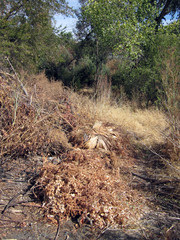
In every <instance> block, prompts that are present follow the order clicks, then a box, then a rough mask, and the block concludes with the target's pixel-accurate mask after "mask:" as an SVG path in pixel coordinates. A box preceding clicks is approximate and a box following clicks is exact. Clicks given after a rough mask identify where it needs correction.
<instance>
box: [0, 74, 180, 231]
mask: <svg viewBox="0 0 180 240" xmlns="http://www.w3.org/2000/svg"><path fill="white" fill-rule="evenodd" d="M21 79H22V80H23V79H24V80H23V84H24V88H25V89H26V91H27V93H28V94H25V92H24V91H23V89H22V88H21V86H20V85H19V84H18V83H17V81H16V76H14V75H10V74H7V73H3V72H1V73H0V157H1V159H6V156H11V157H19V156H23V157H25V156H27V155H37V154H39V155H43V156H45V158H44V164H43V167H42V169H41V170H40V173H39V176H38V178H37V179H36V185H35V186H36V187H35V193H34V194H35V196H36V198H37V199H39V200H41V201H42V202H43V206H44V207H43V213H44V215H45V216H46V217H47V218H48V219H50V220H51V221H55V220H54V219H55V218H54V216H57V215H58V216H59V218H60V219H62V220H65V219H67V218H77V219H78V221H79V224H82V223H85V222H89V223H90V224H93V225H95V226H97V227H99V228H101V229H102V228H104V227H107V226H109V225H111V226H115V227H117V226H122V225H123V226H125V225H128V224H131V225H133V224H134V223H133V222H135V221H138V219H140V218H141V217H142V211H143V209H144V208H145V206H146V204H145V202H146V201H145V199H144V197H143V196H142V195H141V194H140V193H138V192H137V191H136V190H132V189H131V188H130V186H129V183H130V179H131V171H132V169H133V166H134V163H135V161H136V159H135V157H134V156H135V154H134V146H133V145H132V144H131V143H132V142H131V141H132V139H133V143H136V144H137V143H138V144H141V145H144V146H147V147H149V148H152V147H153V146H155V145H157V144H159V145H163V146H165V145H166V146H168V149H169V150H168V151H170V149H171V152H169V158H171V157H172V149H173V148H175V149H176V150H175V151H174V153H176V156H177V154H179V152H177V150H178V148H177V146H176V144H174V143H176V142H177V143H178V141H179V140H177V139H178V137H179V136H177V137H176V135H175V134H174V135H173V139H172V135H171V134H169V133H170V131H171V128H170V125H169V122H168V121H167V118H166V116H165V114H164V113H162V112H161V111H159V110H154V109H151V110H136V111H134V110H132V108H131V106H127V105H124V106H123V107H121V108H119V107H118V106H117V105H116V104H110V103H106V102H105V101H99V102H97V101H93V100H91V99H89V98H87V97H85V96H81V95H77V93H75V92H73V91H72V90H70V89H67V88H65V87H64V86H63V85H62V84H61V83H59V82H54V81H52V82H49V81H48V80H47V79H46V78H45V76H44V75H43V74H39V75H38V76H26V75H24V76H21ZM108 102H109V101H108ZM97 121H99V123H98V124H97ZM95 125H96V127H95ZM97 126H99V127H97ZM175 131H176V134H177V133H178V132H177V130H175ZM178 134H179V133H178ZM129 136H130V137H131V140H129ZM167 136H168V138H167ZM167 139H172V141H168V140H167ZM94 142H95V144H94ZM170 142H172V143H173V146H171V145H170ZM90 146H91V147H90ZM88 148H90V149H88ZM168 151H166V153H167V152H168ZM50 155H55V156H59V157H60V159H61V161H60V163H59V164H58V165H54V164H52V163H50V162H49V161H48V156H50ZM62 155H63V158H61V156H62ZM173 159H175V158H173ZM4 161H5V160H4ZM177 161H179V160H178V159H177ZM124 175H126V179H125V178H124ZM127 177H128V178H129V181H127Z"/></svg>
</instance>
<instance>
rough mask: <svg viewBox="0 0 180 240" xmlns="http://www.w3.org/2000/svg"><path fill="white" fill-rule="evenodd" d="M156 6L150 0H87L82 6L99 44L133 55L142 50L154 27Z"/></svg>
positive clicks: (156, 12)
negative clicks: (84, 5)
mask: <svg viewBox="0 0 180 240" xmlns="http://www.w3.org/2000/svg"><path fill="white" fill-rule="evenodd" d="M158 10H159V9H157V7H156V6H153V5H152V4H151V3H150V2H149V0H132V1H125V0H121V1H119V0H111V1H110V0H89V1H88V3H87V5H86V7H85V11H86V15H87V18H88V19H89V21H90V23H91V26H92V29H93V31H94V32H95V33H96V34H97V36H98V39H99V42H100V44H102V45H104V46H105V47H110V48H112V49H113V51H114V52H115V53H118V54H122V55H125V54H126V55H127V56H128V55H130V56H131V57H133V58H138V57H139V56H140V55H141V54H142V49H141V46H142V45H143V44H145V41H146V38H147V37H148V36H149V35H151V34H152V33H153V32H154V31H155V25H156V21H155V19H156V17H157V16H158Z"/></svg>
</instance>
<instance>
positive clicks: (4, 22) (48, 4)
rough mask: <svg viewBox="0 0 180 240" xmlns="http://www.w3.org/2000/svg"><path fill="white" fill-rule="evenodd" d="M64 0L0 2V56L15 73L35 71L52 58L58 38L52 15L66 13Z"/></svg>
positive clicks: (67, 10) (9, 0) (66, 8)
mask: <svg viewBox="0 0 180 240" xmlns="http://www.w3.org/2000/svg"><path fill="white" fill-rule="evenodd" d="M69 10H70V9H69V8H68V6H67V3H66V1H64V0H58V1H57V0H50V1H42V0H38V1H33V0H30V1H29V0H15V1H12V0H7V1H1V2H0V52H1V54H2V56H4V57H5V56H8V57H9V59H11V61H12V63H13V65H14V66H15V68H16V69H17V70H19V69H21V68H24V69H26V70H30V69H31V71H36V70H37V69H38V68H39V65H42V61H44V60H43V59H44V58H49V60H50V59H51V58H52V60H53V58H54V56H55V55H54V53H55V52H56V50H57V47H56V44H57V37H56V34H55V32H54V29H53V27H52V17H53V14H55V13H64V14H67V13H69Z"/></svg>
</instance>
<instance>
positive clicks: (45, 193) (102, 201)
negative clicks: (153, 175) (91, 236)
mask: <svg viewBox="0 0 180 240" xmlns="http://www.w3.org/2000/svg"><path fill="white" fill-rule="evenodd" d="M109 161H110V158H109V157H105V156H102V154H101V153H100V152H97V151H92V150H80V149H77V150H74V151H71V152H69V153H68V154H67V160H65V161H62V162H61V163H60V164H59V165H56V166H55V165H53V164H50V163H47V162H45V163H44V166H43V168H42V171H41V173H40V176H39V178H38V180H37V182H36V185H37V189H36V192H37V195H38V197H39V198H41V199H42V198H43V203H44V207H45V215H46V217H47V218H48V219H50V220H52V221H55V220H54V216H56V215H58V216H59V218H60V219H61V220H66V219H67V218H77V219H78V220H79V223H80V224H82V223H84V222H89V223H92V224H93V225H94V226H96V227H99V228H103V227H105V226H109V225H111V226H112V227H113V226H114V227H115V226H116V227H117V226H120V225H125V224H127V223H129V221H134V220H135V219H136V220H137V219H139V218H140V216H141V208H142V205H143V199H142V198H141V196H139V195H138V194H137V192H136V191H135V190H132V189H130V187H128V185H127V183H126V182H125V181H124V180H123V179H122V178H121V176H120V175H119V173H118V170H114V169H112V168H111V167H110V163H109Z"/></svg>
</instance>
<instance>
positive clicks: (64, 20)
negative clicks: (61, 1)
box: [54, 0, 171, 32]
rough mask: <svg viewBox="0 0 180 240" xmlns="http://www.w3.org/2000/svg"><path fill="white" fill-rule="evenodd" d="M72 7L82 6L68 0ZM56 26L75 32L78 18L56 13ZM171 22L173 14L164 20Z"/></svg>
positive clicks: (77, 2)
mask: <svg viewBox="0 0 180 240" xmlns="http://www.w3.org/2000/svg"><path fill="white" fill-rule="evenodd" d="M67 2H68V3H69V6H70V7H73V8H74V9H78V8H79V7H80V4H79V1H78V0H68V1H67ZM54 18H55V26H56V27H59V26H60V25H61V26H62V28H64V27H66V31H67V32H73V28H75V26H76V22H77V18H75V17H66V16H63V15H60V14H59V15H55V16H54ZM170 22H171V16H166V21H164V24H165V25H166V24H169V23H170Z"/></svg>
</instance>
